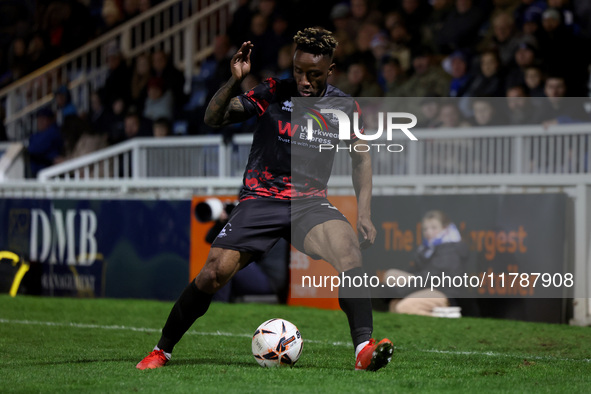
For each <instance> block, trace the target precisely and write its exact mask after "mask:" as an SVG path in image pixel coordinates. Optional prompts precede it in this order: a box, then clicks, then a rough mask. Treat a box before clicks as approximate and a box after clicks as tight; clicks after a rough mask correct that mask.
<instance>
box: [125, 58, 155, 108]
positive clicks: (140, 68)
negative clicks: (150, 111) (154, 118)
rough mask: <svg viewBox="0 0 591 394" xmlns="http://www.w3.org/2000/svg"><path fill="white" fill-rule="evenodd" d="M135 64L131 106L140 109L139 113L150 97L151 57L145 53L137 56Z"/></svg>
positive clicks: (130, 89)
mask: <svg viewBox="0 0 591 394" xmlns="http://www.w3.org/2000/svg"><path fill="white" fill-rule="evenodd" d="M134 62H135V64H134V67H133V72H132V74H131V82H130V86H129V92H130V104H131V105H133V106H135V107H136V108H138V111H143V110H144V104H145V102H146V98H147V96H148V81H149V80H150V78H151V72H152V68H151V65H150V55H149V54H147V53H143V54H141V55H139V56H137V57H136V58H135V59H134Z"/></svg>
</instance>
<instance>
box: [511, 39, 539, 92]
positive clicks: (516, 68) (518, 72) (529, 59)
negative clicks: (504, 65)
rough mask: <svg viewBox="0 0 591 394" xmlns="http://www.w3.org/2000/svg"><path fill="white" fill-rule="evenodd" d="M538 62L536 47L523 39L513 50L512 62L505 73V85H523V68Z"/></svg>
mask: <svg viewBox="0 0 591 394" xmlns="http://www.w3.org/2000/svg"><path fill="white" fill-rule="evenodd" d="M538 63H539V61H538V59H537V47H536V46H534V44H532V43H531V42H529V41H523V42H521V43H520V44H519V47H518V48H517V50H516V51H515V55H514V64H513V66H512V67H511V68H510V69H509V71H508V73H507V81H506V82H507V85H508V86H516V85H525V70H526V69H527V68H528V67H531V66H535V65H537V64H538Z"/></svg>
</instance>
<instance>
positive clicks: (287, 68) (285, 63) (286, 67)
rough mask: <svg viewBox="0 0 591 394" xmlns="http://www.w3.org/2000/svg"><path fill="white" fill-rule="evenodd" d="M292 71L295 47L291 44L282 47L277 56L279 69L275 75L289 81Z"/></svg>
mask: <svg viewBox="0 0 591 394" xmlns="http://www.w3.org/2000/svg"><path fill="white" fill-rule="evenodd" d="M226 68H227V67H226ZM292 69H293V46H292V45H291V44H290V45H285V46H283V47H281V49H280V50H279V54H278V55H277V69H276V70H275V73H274V75H276V76H277V78H278V79H287V78H289V77H291V76H292ZM249 75H250V74H249Z"/></svg>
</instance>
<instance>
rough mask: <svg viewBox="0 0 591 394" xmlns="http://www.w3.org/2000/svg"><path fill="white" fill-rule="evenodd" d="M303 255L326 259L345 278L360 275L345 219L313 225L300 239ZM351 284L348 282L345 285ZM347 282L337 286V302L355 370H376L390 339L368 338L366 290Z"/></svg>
mask: <svg viewBox="0 0 591 394" xmlns="http://www.w3.org/2000/svg"><path fill="white" fill-rule="evenodd" d="M304 250H305V252H306V253H307V254H310V255H313V256H319V257H321V258H322V259H324V260H326V261H328V262H329V263H330V264H332V266H333V267H335V269H336V270H337V271H338V272H339V274H341V273H342V275H343V276H345V277H350V278H351V279H353V278H354V277H363V276H364V274H365V271H364V269H363V267H362V263H361V251H360V249H359V242H358V241H357V237H356V235H355V232H354V231H353V228H352V227H351V225H350V224H349V222H347V221H344V220H328V221H326V222H324V223H320V224H318V225H316V226H314V227H313V228H312V229H311V230H310V231H309V232H308V234H307V235H306V237H305V239H304ZM349 283H350V284H351V285H348V284H349ZM352 283H354V281H353V280H351V281H348V283H347V281H342V283H341V287H340V288H339V305H340V306H341V309H342V310H343V311H344V312H345V314H346V315H347V319H348V320H349V327H350V328H351V338H352V339H353V345H354V346H355V355H356V360H355V369H357V370H371V371H375V370H378V369H380V368H382V367H384V366H385V365H387V364H388V362H390V360H391V358H392V353H393V348H394V347H393V345H392V342H391V341H390V340H388V339H383V340H382V341H380V342H379V343H375V341H374V340H373V339H372V338H371V335H372V331H373V317H372V308H371V293H370V289H369V288H368V287H365V286H360V287H355V286H353V285H352Z"/></svg>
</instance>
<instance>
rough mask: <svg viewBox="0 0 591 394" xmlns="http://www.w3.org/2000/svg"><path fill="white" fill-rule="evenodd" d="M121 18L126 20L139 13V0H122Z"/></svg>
mask: <svg viewBox="0 0 591 394" xmlns="http://www.w3.org/2000/svg"><path fill="white" fill-rule="evenodd" d="M122 8H123V20H124V21H125V22H127V21H128V20H130V19H133V18H135V17H136V16H138V15H139V14H140V4H139V0H123V7H122Z"/></svg>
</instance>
